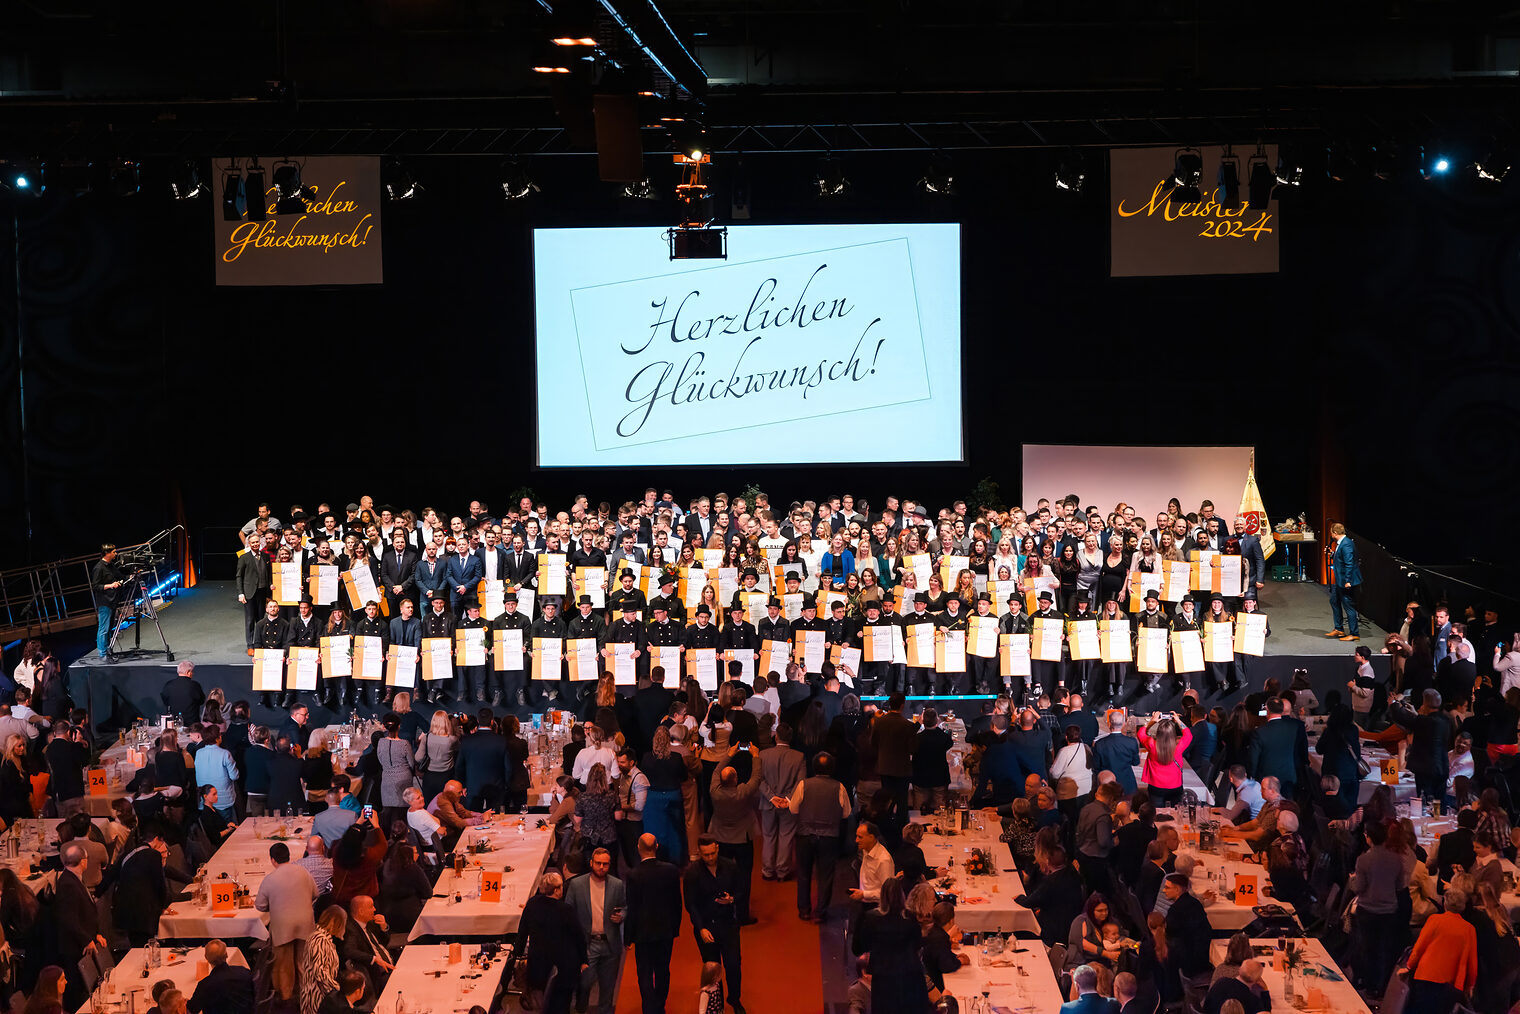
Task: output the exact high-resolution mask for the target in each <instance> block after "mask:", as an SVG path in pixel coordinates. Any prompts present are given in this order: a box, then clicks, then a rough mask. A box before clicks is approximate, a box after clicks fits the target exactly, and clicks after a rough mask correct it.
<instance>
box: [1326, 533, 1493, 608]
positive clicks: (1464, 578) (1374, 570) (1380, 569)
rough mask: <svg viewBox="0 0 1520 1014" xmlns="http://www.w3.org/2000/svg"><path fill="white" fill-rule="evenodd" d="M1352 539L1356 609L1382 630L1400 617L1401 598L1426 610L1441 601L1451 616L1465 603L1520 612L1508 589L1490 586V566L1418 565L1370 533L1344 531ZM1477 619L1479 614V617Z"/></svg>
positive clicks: (1471, 564) (1491, 573) (1491, 576)
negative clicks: (1358, 578) (1358, 571)
mask: <svg viewBox="0 0 1520 1014" xmlns="http://www.w3.org/2000/svg"><path fill="white" fill-rule="evenodd" d="M1346 534H1348V535H1349V536H1351V539H1352V541H1354V542H1355V543H1356V551H1357V555H1358V558H1359V560H1360V562H1361V567H1362V587H1361V590H1360V593H1359V594H1358V595H1357V600H1356V605H1357V610H1358V611H1359V612H1360V613H1361V614H1362V615H1363V616H1367V617H1370V618H1371V619H1372V620H1373V621H1375V622H1376V623H1377V624H1378V626H1380V627H1382V628H1383V629H1384V630H1392V631H1397V630H1398V629H1399V626H1400V625H1401V624H1402V623H1403V622H1404V604H1405V603H1406V602H1411V601H1416V602H1421V603H1424V605H1425V607H1426V609H1427V610H1430V609H1433V608H1434V607H1435V604H1436V603H1437V602H1445V603H1446V604H1447V605H1448V606H1449V607H1450V609H1451V615H1452V617H1453V618H1454V619H1460V618H1462V616H1463V615H1464V613H1465V612H1466V610H1467V609H1468V608H1469V607H1471V608H1473V609H1481V608H1483V607H1484V606H1488V607H1489V608H1497V609H1498V610H1499V613H1500V614H1501V616H1511V617H1512V616H1514V615H1515V614H1516V613H1517V612H1520V602H1517V600H1516V598H1515V596H1514V595H1513V594H1512V593H1508V592H1499V591H1496V590H1495V589H1494V587H1493V585H1495V584H1497V581H1492V580H1491V579H1492V578H1494V577H1495V576H1496V572H1495V571H1493V570H1492V569H1490V568H1489V567H1487V566H1486V565H1484V564H1480V563H1470V564H1428V565H1421V564H1418V563H1413V562H1411V561H1409V560H1405V559H1403V558H1401V557H1398V556H1395V555H1393V554H1392V553H1390V552H1389V551H1388V550H1386V549H1384V548H1383V547H1382V546H1380V545H1378V544H1377V543H1376V542H1373V541H1372V540H1371V539H1368V538H1364V537H1362V536H1360V535H1358V534H1356V533H1355V532H1347V533H1346ZM1480 619H1481V617H1480Z"/></svg>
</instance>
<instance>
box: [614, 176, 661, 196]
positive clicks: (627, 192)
mask: <svg viewBox="0 0 1520 1014" xmlns="http://www.w3.org/2000/svg"><path fill="white" fill-rule="evenodd" d="M623 196H624V197H628V198H631V199H633V200H636V201H653V200H656V199H657V198H658V197H659V195H658V194H656V193H655V190H654V183H653V182H651V181H650V179H649V177H648V176H645V177H644V178H643V179H641V180H635V181H633V182H632V183H629V184H628V185H627V186H625V187H623Z"/></svg>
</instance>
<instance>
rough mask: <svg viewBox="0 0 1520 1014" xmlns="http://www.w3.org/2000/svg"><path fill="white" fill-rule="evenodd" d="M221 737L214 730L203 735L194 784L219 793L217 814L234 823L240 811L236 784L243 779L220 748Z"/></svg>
mask: <svg viewBox="0 0 1520 1014" xmlns="http://www.w3.org/2000/svg"><path fill="white" fill-rule="evenodd" d="M221 738H222V734H221V731H220V730H218V729H217V728H216V727H215V726H212V727H210V728H209V729H205V730H203V731H202V732H201V748H200V749H199V750H197V751H196V752H195V783H196V784H197V785H199V786H201V787H202V788H205V787H207V786H210V787H211V788H214V789H215V790H216V795H217V810H218V812H220V814H221V816H222V818H223V819H224V820H227V821H231V820H233V818H234V815H235V812H236V807H237V786H236V782H237V780H238V778H239V777H240V773H239V772H238V768H237V762H236V761H235V760H233V758H232V754H231V753H229V752H228V751H227V750H226V749H225V748H223V747H222V745H221Z"/></svg>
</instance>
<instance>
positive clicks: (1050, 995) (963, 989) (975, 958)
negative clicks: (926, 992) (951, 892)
mask: <svg viewBox="0 0 1520 1014" xmlns="http://www.w3.org/2000/svg"><path fill="white" fill-rule="evenodd" d="M962 914H963V913H962V912H957V913H956V921H957V922H958V923H960V926H961V929H966V925H965V923H964V921H963V920H962V919H961V915H962ZM967 932H970V931H969V930H967ZM1019 944H1020V949H1018V950H1017V951H1015V950H1014V949H1012V948H1010V949H1009V950H1006V951H1004V952H1003V953H1002V954H993V955H988V956H985V957H984V956H983V955H982V953H981V952H980V951H979V950H977V949H976V948H974V947H966V948H965V949H964V950H965V953H966V954H967V955H969V956H970V958H971V964H969V965H967V966H966V967H965V968H962V969H961V970H960V971H958V972H951V973H950V974H949V975H947V976H945V991H946V992H947V993H950V994H951V995H952V996H954V997H956V998H957V999H958V1000H959V1001H960V1008H961V1010H963V1011H965V1010H969V1009H970V998H971V997H973V996H978V995H980V994H981V993H982V991H983V990H986V991H987V993H988V999H989V1000H990V1001H991V1002H992V1003H993V1004H994V1005H996V1006H1000V1007H1006V1008H1008V1009H1009V1010H1011V1011H1015V1012H1017V1014H1054V1012H1055V1011H1058V1010H1060V1009H1061V1003H1062V1002H1063V1000H1064V999H1065V998H1064V997H1062V996H1061V989H1060V987H1059V986H1058V985H1057V984H1056V976H1055V972H1053V971H1051V968H1050V955H1049V953H1048V952H1047V951H1046V950H1045V946H1044V945H1043V944H1041V943H1040V942H1039V941H1038V940H1025V941H1020V942H1019Z"/></svg>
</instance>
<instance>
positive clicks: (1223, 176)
mask: <svg viewBox="0 0 1520 1014" xmlns="http://www.w3.org/2000/svg"><path fill="white" fill-rule="evenodd" d="M1215 179H1216V181H1217V182H1218V184H1219V194H1220V197H1219V203H1220V204H1221V205H1223V206H1224V207H1226V208H1233V207H1234V206H1235V205H1237V204H1239V203H1240V160H1239V159H1238V158H1236V157H1235V156H1234V154H1233V153H1232V152H1231V151H1230V149H1229V148H1225V150H1224V157H1223V158H1221V159H1220V160H1219V173H1218V175H1217V176H1216V177H1215Z"/></svg>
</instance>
